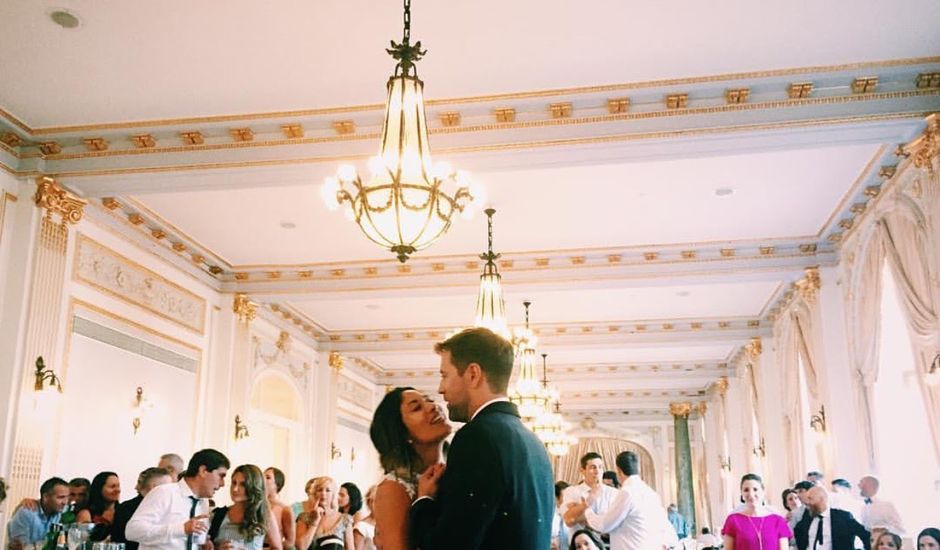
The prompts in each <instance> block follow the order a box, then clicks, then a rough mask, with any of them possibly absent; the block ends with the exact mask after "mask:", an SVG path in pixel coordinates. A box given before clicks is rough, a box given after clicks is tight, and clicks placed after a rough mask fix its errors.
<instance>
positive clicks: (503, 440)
mask: <svg viewBox="0 0 940 550" xmlns="http://www.w3.org/2000/svg"><path fill="white" fill-rule="evenodd" d="M434 351H436V352H437V353H438V354H439V355H440V356H441V384H440V387H439V388H438V392H439V393H441V394H443V395H444V400H445V401H447V410H448V413H449V416H450V419H451V420H453V421H455V422H466V423H467V424H466V425H465V426H464V427H463V428H461V429H460V431H458V432H457V435H455V436H454V441H453V444H452V445H451V447H450V451H449V452H448V455H447V459H448V460H447V468H446V469H444V467H443V466H440V465H437V466H432V467H430V468H428V470H427V471H426V472H425V473H424V474H423V475H422V476H421V479H420V480H419V483H418V498H417V500H415V502H414V504H412V506H411V529H410V532H411V537H412V542H413V544H414V545H415V546H416V547H418V548H420V549H421V550H443V549H448V550H451V549H468V550H469V549H477V548H488V549H492V548H513V549H520V550H544V549H545V548H548V547H549V544H550V541H551V527H552V514H553V513H554V505H555V498H554V485H553V479H552V467H551V464H550V463H549V460H548V454H547V453H546V452H545V447H544V446H543V445H542V442H541V441H539V439H538V438H537V437H536V436H535V434H533V433H532V432H531V431H529V430H528V429H527V428H526V427H525V426H523V425H522V421H521V419H520V418H519V411H518V410H517V409H516V406H515V405H513V404H512V403H510V402H509V399H507V398H506V387H507V386H508V385H509V376H510V375H511V374H512V361H513V349H512V345H511V344H510V343H509V342H507V341H506V340H504V339H503V338H501V337H499V336H497V335H496V334H494V333H493V332H491V331H489V330H487V329H485V328H471V329H467V330H464V331H463V332H460V333H459V334H457V335H455V336H452V337H451V338H449V339H447V340H446V341H444V342H440V343H438V344H436V345H435V346H434ZM438 488H439V490H438ZM435 494H436V496H435Z"/></svg>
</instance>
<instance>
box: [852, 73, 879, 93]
mask: <svg viewBox="0 0 940 550" xmlns="http://www.w3.org/2000/svg"><path fill="white" fill-rule="evenodd" d="M877 86H878V77H877V76H861V77H858V78H856V79H854V80H852V93H853V94H869V93H871V92H874V91H875V88H876V87H877Z"/></svg>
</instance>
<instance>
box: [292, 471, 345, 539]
mask: <svg viewBox="0 0 940 550" xmlns="http://www.w3.org/2000/svg"><path fill="white" fill-rule="evenodd" d="M309 487H310V490H309V492H308V493H307V496H308V497H310V498H309V499H308V500H307V502H305V503H304V511H303V512H302V513H301V514H300V515H299V516H297V538H296V540H297V548H298V549H299V550H355V542H354V541H353V528H352V525H353V521H352V517H350V516H349V515H348V514H343V513H341V512H339V510H338V509H337V508H338V503H337V497H338V490H337V488H336V482H335V481H333V478H331V477H326V476H323V477H316V478H313V480H312V481H311V483H310V484H309Z"/></svg>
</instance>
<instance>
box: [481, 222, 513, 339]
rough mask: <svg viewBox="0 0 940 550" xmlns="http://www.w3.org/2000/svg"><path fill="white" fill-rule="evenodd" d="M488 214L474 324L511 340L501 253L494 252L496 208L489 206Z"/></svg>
mask: <svg viewBox="0 0 940 550" xmlns="http://www.w3.org/2000/svg"><path fill="white" fill-rule="evenodd" d="M484 213H485V214H486V236H487V248H486V254H480V259H481V260H486V264H485V265H484V266H483V274H482V275H480V294H479V295H478V296H477V314H476V318H475V319H474V321H473V326H475V327H483V328H488V329H490V330H492V331H493V332H495V333H496V334H499V335H500V336H502V337H503V338H505V339H507V340H510V339H511V338H510V335H509V327H508V325H507V324H506V303H505V302H504V301H503V283H502V277H500V275H499V271H498V270H497V269H496V260H498V259H499V257H500V254H494V253H493V214H495V213H496V210H494V209H492V208H487V209H486V210H485V211H484Z"/></svg>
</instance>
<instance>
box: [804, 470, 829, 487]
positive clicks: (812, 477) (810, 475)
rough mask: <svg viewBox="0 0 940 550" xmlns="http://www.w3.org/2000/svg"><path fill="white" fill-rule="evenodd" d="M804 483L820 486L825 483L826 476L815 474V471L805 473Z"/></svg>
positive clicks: (819, 473) (820, 473)
mask: <svg viewBox="0 0 940 550" xmlns="http://www.w3.org/2000/svg"><path fill="white" fill-rule="evenodd" d="M806 481H809V482H811V483H813V484H814V485H822V484H823V482H824V481H826V476H824V475H823V474H822V472H817V471H815V470H813V471H811V472H807V473H806Z"/></svg>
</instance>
